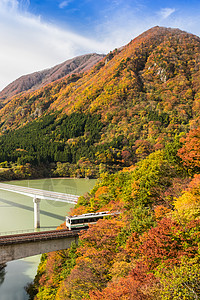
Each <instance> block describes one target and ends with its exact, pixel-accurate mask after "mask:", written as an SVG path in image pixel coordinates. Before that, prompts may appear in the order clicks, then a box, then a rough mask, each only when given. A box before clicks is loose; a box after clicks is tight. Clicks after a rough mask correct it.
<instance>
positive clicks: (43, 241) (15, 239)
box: [0, 229, 80, 264]
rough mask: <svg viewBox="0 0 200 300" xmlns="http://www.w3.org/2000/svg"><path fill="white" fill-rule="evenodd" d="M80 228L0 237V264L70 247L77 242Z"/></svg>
mask: <svg viewBox="0 0 200 300" xmlns="http://www.w3.org/2000/svg"><path fill="white" fill-rule="evenodd" d="M79 233H80V230H76V231H69V230H67V229H62V230H52V231H43V232H32V233H25V234H15V235H6V236H1V237H0V264H4V263H6V262H9V261H12V260H16V259H20V258H25V257H28V256H33V255H37V254H42V253H48V252H52V251H57V250H63V249H67V248H70V246H71V243H72V242H75V243H76V244H77V243H78V238H79Z"/></svg>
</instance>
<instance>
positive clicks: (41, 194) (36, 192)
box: [0, 183, 79, 204]
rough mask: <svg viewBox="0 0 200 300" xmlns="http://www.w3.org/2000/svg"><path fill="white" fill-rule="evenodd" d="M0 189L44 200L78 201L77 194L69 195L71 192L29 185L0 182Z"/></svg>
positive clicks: (73, 202) (74, 202)
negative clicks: (59, 191) (47, 189)
mask: <svg viewBox="0 0 200 300" xmlns="http://www.w3.org/2000/svg"><path fill="white" fill-rule="evenodd" d="M0 189H2V190H6V191H10V192H15V193H19V194H22V195H26V196H29V197H33V198H39V199H46V200H54V201H60V202H67V203H72V204H76V203H77V201H78V198H79V196H78V195H71V194H64V193H57V192H52V191H46V190H40V189H33V188H29V187H23V186H18V185H11V184H7V183H0Z"/></svg>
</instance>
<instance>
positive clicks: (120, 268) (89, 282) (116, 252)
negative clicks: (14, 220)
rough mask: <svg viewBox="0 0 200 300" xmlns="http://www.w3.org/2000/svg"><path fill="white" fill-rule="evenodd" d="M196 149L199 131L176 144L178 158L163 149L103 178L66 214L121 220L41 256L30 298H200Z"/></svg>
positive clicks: (109, 221)
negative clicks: (99, 213)
mask: <svg viewBox="0 0 200 300" xmlns="http://www.w3.org/2000/svg"><path fill="white" fill-rule="evenodd" d="M196 141H198V143H199V145H198V147H196V150H194V151H193V155H192V156H190V153H191V147H193V146H194V143H195V146H196ZM199 146H200V128H199V129H198V130H196V129H195V130H193V131H191V132H190V133H189V134H188V135H187V136H186V137H185V138H184V139H183V140H182V147H180V148H179V149H178V148H177V150H176V156H177V159H175V158H176V157H175V156H174V151H175V150H174V149H175V148H174V147H172V146H171V145H169V146H168V147H167V148H166V149H164V150H163V149H162V150H157V151H155V152H154V153H151V154H150V155H149V156H147V157H146V158H145V159H143V160H141V161H140V162H138V163H137V164H136V165H135V166H132V167H127V168H124V169H123V170H122V171H119V172H117V173H115V174H108V173H104V174H102V176H101V178H100V179H99V180H98V183H97V184H96V186H95V187H94V189H93V190H92V191H91V192H90V193H88V194H86V195H84V196H82V197H81V198H80V199H79V201H78V204H77V205H76V206H75V208H74V209H72V211H71V215H77V214H82V213H89V212H97V211H107V210H109V211H113V212H115V211H118V212H119V211H120V212H121V213H120V215H117V216H116V217H107V218H105V219H103V220H99V221H98V222H97V223H96V224H94V225H90V226H89V229H88V230H87V231H83V232H82V233H81V235H80V239H79V245H78V246H76V245H75V244H73V245H72V246H71V248H70V249H68V250H63V251H57V252H52V253H49V254H45V255H43V256H42V259H41V263H40V265H39V267H38V272H37V276H36V277H35V280H34V283H32V284H30V285H28V286H27V287H26V289H27V291H28V293H29V295H30V299H52V300H53V299H74V300H77V299H92V300H97V299H102V300H103V299H111V300H117V299H142V300H143V299H198V298H199V296H200V264H199V262H200V252H199V245H200V218H199V217H200V174H199V170H200V160H199V158H200V157H199V154H200V152H199V151H200V147H199ZM63 227H65V225H64V224H62V225H61V228H63Z"/></svg>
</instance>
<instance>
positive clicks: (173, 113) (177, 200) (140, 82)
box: [0, 27, 200, 300]
mask: <svg viewBox="0 0 200 300" xmlns="http://www.w3.org/2000/svg"><path fill="white" fill-rule="evenodd" d="M199 111H200V38H199V37H197V36H195V35H192V34H189V33H186V32H183V31H180V30H178V29H170V28H162V27H154V28H152V29H150V30H148V31H146V32H144V33H143V34H141V35H140V36H139V37H137V38H135V39H133V40H132V41H131V42H130V43H129V44H127V45H126V46H124V47H122V48H120V49H115V50H113V51H111V52H110V53H108V54H107V56H106V57H105V58H103V59H102V60H101V61H100V62H99V63H98V64H97V65H95V66H94V67H93V68H92V69H91V70H89V71H87V72H85V73H82V74H76V75H75V74H74V75H71V76H67V77H65V78H63V79H61V80H58V81H56V82H54V83H51V84H49V85H46V86H44V87H42V88H40V89H39V90H37V91H34V92H26V93H21V94H17V95H16V96H14V97H13V98H11V99H10V100H9V101H7V103H6V104H5V105H4V107H2V108H1V109H0V117H1V124H0V132H1V136H0V178H1V180H3V179H11V178H18V179H19V178H36V177H44V176H47V174H48V175H49V176H52V177H53V176H69V177H87V178H98V181H97V184H96V185H95V187H94V188H93V190H92V191H90V192H88V193H87V194H85V195H83V196H82V197H80V198H79V201H78V204H77V205H76V206H75V207H74V208H73V209H72V211H71V212H70V213H71V215H77V214H83V213H89V212H99V211H108V210H109V211H112V212H115V211H118V212H120V214H119V215H117V216H116V217H107V218H105V219H103V220H99V221H98V222H97V223H96V224H94V225H91V226H89V229H88V230H87V231H85V232H82V233H81V235H80V238H79V245H78V246H76V245H75V244H74V245H72V247H71V248H70V249H68V250H65V251H58V252H54V253H50V254H45V255H43V256H42V259H41V263H40V265H39V267H38V272H37V275H36V277H35V279H34V282H33V283H30V284H29V285H28V286H27V287H26V290H27V292H28V294H29V296H30V300H33V299H34V300H36V299H38V300H39V299H47V300H48V299H49V300H50V299H51V300H54V299H56V300H58V299H61V300H62V299H72V300H79V299H80V300H85V299H91V300H101V299H102V300H103V299H109V300H119V299H120V300H126V299H130V300H131V299H133V300H143V299H144V300H145V299H148V300H151V299H157V300H158V299H169V300H171V299H185V300H187V299H188V300H190V299H199V298H200V267H199V266H200V264H199V262H200V250H199V246H200V230H199V229H200V114H199ZM64 226H65V225H64V224H61V225H60V228H63V227H64Z"/></svg>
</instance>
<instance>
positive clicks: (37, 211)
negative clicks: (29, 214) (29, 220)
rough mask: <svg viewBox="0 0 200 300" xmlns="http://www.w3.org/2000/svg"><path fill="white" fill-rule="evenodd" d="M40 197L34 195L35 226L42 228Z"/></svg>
mask: <svg viewBox="0 0 200 300" xmlns="http://www.w3.org/2000/svg"><path fill="white" fill-rule="evenodd" d="M40 201H41V200H40V199H38V198H36V197H34V198H33V203H34V228H35V229H37V228H40Z"/></svg>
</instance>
